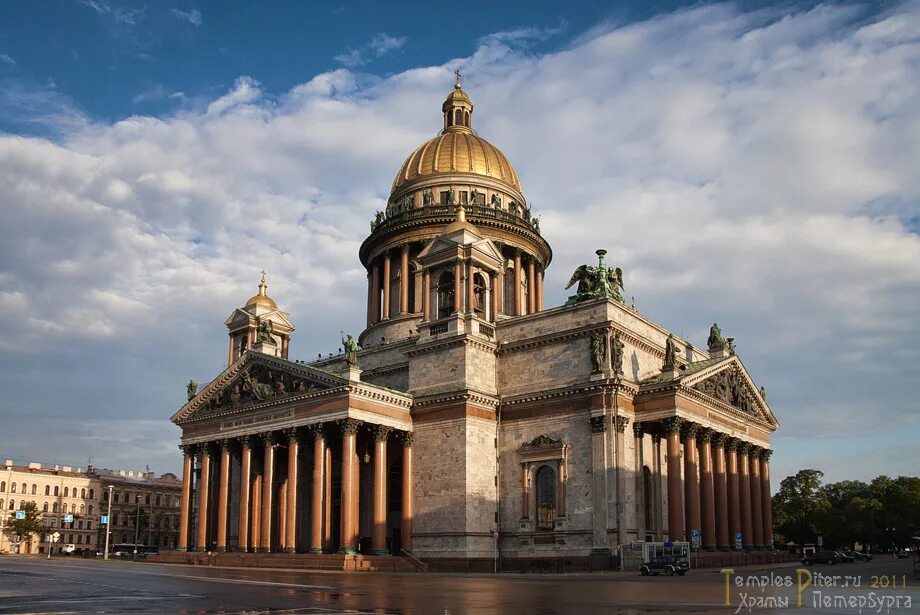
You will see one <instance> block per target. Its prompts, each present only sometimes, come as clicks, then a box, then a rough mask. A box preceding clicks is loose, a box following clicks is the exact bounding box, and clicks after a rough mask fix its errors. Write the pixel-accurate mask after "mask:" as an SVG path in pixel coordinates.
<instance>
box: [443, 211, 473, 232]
mask: <svg viewBox="0 0 920 615" xmlns="http://www.w3.org/2000/svg"><path fill="white" fill-rule="evenodd" d="M460 229H466V230H468V231H470V232H472V233H473V234H475V235H479V231H478V230H477V229H476V227H475V226H473V225H472V224H470V223H469V222H467V221H466V209H465V208H464V207H463V205H460V206H459V207H457V219H456V220H454V221H453V222H451V223H450V224H448V225H447V226H445V227H444V230H443V231H441V234H442V235H450V234H451V233H453V232H454V231H459V230H460Z"/></svg>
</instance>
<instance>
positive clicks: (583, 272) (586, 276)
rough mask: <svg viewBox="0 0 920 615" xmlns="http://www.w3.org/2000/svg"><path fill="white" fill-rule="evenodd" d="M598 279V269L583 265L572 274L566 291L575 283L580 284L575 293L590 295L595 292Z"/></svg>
mask: <svg viewBox="0 0 920 615" xmlns="http://www.w3.org/2000/svg"><path fill="white" fill-rule="evenodd" d="M596 279H597V269H596V268H594V267H591V266H589V265H582V266H581V267H579V268H578V269H576V270H575V273H573V274H572V277H571V279H569V283H568V284H566V285H565V289H566V290H568V289H569V288H571V287H572V285H573V284H575V282H578V288H576V289H575V292H576V293H578V294H579V295H584V294H588V293H590V292H592V291H593V290H594V284H595V280H596Z"/></svg>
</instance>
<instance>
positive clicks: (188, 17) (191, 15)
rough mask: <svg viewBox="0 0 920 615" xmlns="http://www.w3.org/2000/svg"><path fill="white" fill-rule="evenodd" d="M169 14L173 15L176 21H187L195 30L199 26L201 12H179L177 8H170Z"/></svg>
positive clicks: (194, 10) (193, 10)
mask: <svg viewBox="0 0 920 615" xmlns="http://www.w3.org/2000/svg"><path fill="white" fill-rule="evenodd" d="M170 12H171V13H172V14H173V15H175V17H176V19H179V20H180V21H187V22H189V23H190V24H192V25H193V26H195V27H196V28H197V27H199V26H201V24H202V19H201V12H200V11H199V10H198V9H192V10H191V11H180V10H179V9H177V8H172V9H171V10H170Z"/></svg>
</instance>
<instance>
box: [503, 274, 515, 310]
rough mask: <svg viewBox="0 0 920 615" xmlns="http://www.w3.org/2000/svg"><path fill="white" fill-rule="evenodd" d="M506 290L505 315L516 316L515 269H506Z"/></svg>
mask: <svg viewBox="0 0 920 615" xmlns="http://www.w3.org/2000/svg"><path fill="white" fill-rule="evenodd" d="M504 278H505V288H504V289H503V290H504V304H505V305H504V309H503V311H504V313H505V314H507V315H508V316H513V315H514V268H513V267H508V268H507V269H505V275H504Z"/></svg>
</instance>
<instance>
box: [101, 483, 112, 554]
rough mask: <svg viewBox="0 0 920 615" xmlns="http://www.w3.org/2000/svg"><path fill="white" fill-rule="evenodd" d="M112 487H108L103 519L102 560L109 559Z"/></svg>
mask: <svg viewBox="0 0 920 615" xmlns="http://www.w3.org/2000/svg"><path fill="white" fill-rule="evenodd" d="M114 488H115V487H114V485H109V510H108V513H107V514H106V518H105V554H104V555H103V556H102V558H103V559H109V535H110V534H111V530H112V490H113V489H114Z"/></svg>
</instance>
